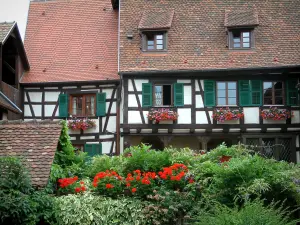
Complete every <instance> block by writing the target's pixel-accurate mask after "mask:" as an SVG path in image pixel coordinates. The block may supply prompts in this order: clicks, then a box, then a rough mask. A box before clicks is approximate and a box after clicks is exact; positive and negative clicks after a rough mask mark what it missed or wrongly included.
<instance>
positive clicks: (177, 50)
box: [120, 0, 300, 73]
mask: <svg viewBox="0 0 300 225" xmlns="http://www.w3.org/2000/svg"><path fill="white" fill-rule="evenodd" d="M121 9H122V10H121V12H120V60H121V61H120V72H121V73H122V72H130V71H149V70H152V71H169V70H175V71H177V70H206V69H231V68H258V67H274V68H275V67H282V66H291V65H299V64H300V29H299V27H300V14H299V11H300V4H299V1H289V0H272V1H261V0H251V1H236V0H226V1H224V0H201V1H199V0H188V1H182V0H160V1H153V0H151V1H145V0H126V1H122V4H121ZM253 9H255V10H256V12H257V15H258V20H259V26H256V27H255V28H254V42H255V43H254V44H255V46H254V48H253V49H251V50H247V51H237V50H230V49H228V41H227V35H226V29H225V27H224V18H225V11H226V10H228V11H230V12H234V11H235V10H238V11H249V10H253ZM156 10H157V11H160V10H161V11H169V10H174V16H173V20H172V26H171V28H170V29H169V30H168V34H167V42H168V43H167V51H166V52H163V53H162V54H159V53H155V52H153V53H148V52H147V53H145V52H143V51H142V50H141V39H142V37H141V36H140V31H139V29H138V26H139V23H140V21H141V18H142V17H143V12H144V11H153V12H154V11H156ZM129 31H130V34H132V38H131V39H128V37H127V35H128V32H129Z"/></svg>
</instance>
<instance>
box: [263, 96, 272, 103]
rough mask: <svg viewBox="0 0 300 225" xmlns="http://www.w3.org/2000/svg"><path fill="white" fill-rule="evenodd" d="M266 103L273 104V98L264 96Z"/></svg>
mask: <svg viewBox="0 0 300 225" xmlns="http://www.w3.org/2000/svg"><path fill="white" fill-rule="evenodd" d="M264 104H265V105H272V98H264Z"/></svg>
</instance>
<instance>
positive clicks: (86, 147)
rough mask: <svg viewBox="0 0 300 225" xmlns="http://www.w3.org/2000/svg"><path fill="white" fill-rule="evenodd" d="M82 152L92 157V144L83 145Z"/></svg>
mask: <svg viewBox="0 0 300 225" xmlns="http://www.w3.org/2000/svg"><path fill="white" fill-rule="evenodd" d="M84 151H85V152H87V154H88V156H90V157H93V156H94V152H93V145H92V144H85V145H84Z"/></svg>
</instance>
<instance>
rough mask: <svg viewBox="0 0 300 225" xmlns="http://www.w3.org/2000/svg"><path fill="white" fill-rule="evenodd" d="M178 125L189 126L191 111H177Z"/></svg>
mask: <svg viewBox="0 0 300 225" xmlns="http://www.w3.org/2000/svg"><path fill="white" fill-rule="evenodd" d="M178 115H179V116H178V124H191V109H178Z"/></svg>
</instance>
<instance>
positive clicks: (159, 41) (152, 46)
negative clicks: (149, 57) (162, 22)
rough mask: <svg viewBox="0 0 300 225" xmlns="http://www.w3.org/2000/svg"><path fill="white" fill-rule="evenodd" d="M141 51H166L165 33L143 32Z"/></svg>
mask: <svg viewBox="0 0 300 225" xmlns="http://www.w3.org/2000/svg"><path fill="white" fill-rule="evenodd" d="M142 36H143V40H142V45H143V51H165V50H167V32H143V34H142Z"/></svg>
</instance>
